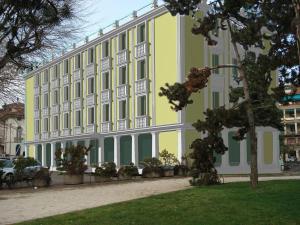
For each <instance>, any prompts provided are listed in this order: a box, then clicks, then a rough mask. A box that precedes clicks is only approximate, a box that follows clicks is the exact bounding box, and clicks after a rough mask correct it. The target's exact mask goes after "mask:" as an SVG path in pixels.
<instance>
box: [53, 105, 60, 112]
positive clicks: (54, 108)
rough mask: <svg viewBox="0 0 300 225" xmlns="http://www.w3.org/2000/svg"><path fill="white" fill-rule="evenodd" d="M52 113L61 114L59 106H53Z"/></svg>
mask: <svg viewBox="0 0 300 225" xmlns="http://www.w3.org/2000/svg"><path fill="white" fill-rule="evenodd" d="M51 113H52V114H58V113H59V105H53V106H52V107H51Z"/></svg>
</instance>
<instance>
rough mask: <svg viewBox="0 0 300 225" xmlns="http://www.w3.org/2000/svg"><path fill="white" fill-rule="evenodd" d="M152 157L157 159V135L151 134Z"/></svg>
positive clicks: (156, 133)
mask: <svg viewBox="0 0 300 225" xmlns="http://www.w3.org/2000/svg"><path fill="white" fill-rule="evenodd" d="M151 135H152V157H155V158H158V157H159V133H158V132H152V133H151Z"/></svg>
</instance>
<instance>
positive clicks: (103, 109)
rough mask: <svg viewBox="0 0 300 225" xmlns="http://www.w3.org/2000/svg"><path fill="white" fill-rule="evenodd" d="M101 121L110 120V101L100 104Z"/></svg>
mask: <svg viewBox="0 0 300 225" xmlns="http://www.w3.org/2000/svg"><path fill="white" fill-rule="evenodd" d="M107 105H108V118H106V112H107V110H106V108H105V107H106V106H107ZM102 113H103V115H102V122H109V121H110V120H111V107H110V103H105V104H102Z"/></svg>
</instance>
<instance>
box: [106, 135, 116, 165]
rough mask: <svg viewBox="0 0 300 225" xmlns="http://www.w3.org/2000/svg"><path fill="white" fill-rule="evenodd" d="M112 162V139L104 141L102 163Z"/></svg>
mask: <svg viewBox="0 0 300 225" xmlns="http://www.w3.org/2000/svg"><path fill="white" fill-rule="evenodd" d="M113 161H114V138H105V139H104V162H113Z"/></svg>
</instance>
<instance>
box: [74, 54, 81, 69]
mask: <svg viewBox="0 0 300 225" xmlns="http://www.w3.org/2000/svg"><path fill="white" fill-rule="evenodd" d="M80 64H81V61H80V53H79V54H77V55H76V56H75V69H79V68H80Z"/></svg>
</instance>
